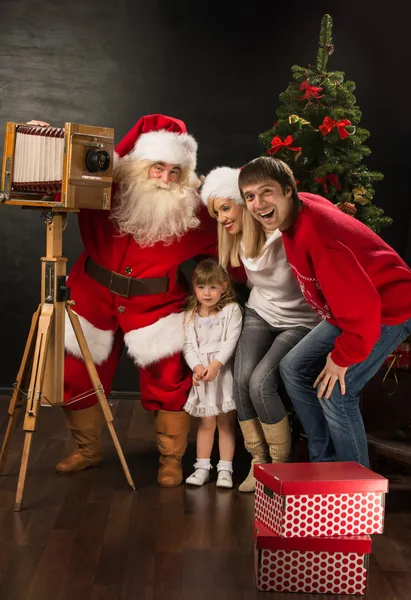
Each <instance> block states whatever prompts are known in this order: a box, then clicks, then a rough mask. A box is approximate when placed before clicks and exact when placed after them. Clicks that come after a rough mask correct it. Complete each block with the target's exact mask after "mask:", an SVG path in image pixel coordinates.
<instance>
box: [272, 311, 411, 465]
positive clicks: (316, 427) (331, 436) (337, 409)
mask: <svg viewBox="0 0 411 600" xmlns="http://www.w3.org/2000/svg"><path fill="white" fill-rule="evenodd" d="M410 333H411V319H409V320H408V321H406V322H405V323H402V324H401V325H394V326H388V325H383V326H382V327H381V335H380V338H379V339H378V341H377V342H376V344H375V346H374V348H373V349H372V351H371V353H370V354H369V356H368V358H366V359H365V360H364V361H362V362H360V363H357V364H354V365H352V366H350V367H349V368H348V369H347V371H346V374H345V388H346V389H345V395H344V396H343V395H342V394H341V389H340V385H339V383H338V381H337V382H336V384H335V386H334V389H333V391H332V392H331V396H330V398H329V399H328V400H326V399H324V398H320V399H319V398H317V390H316V389H314V388H313V384H314V381H315V380H316V378H317V376H318V375H319V373H321V371H322V369H323V368H324V366H325V361H326V358H327V355H328V354H329V352H331V351H332V349H333V348H334V341H335V339H336V338H337V337H338V336H339V335H340V334H341V329H339V328H338V327H335V326H334V325H330V323H327V322H326V321H323V322H322V323H320V324H319V325H317V327H315V329H313V330H312V331H311V332H310V333H309V334H308V335H307V336H306V337H305V338H304V339H303V340H302V341H301V342H300V343H299V344H298V345H297V346H295V348H293V349H292V350H291V351H290V352H289V353H288V354H287V356H285V357H284V358H283V359H282V361H281V363H280V373H281V377H282V380H283V382H284V385H285V388H286V390H287V393H288V395H289V396H290V398H291V401H292V403H293V405H294V408H295V410H296V412H297V415H298V417H299V419H300V421H301V424H302V426H303V427H304V430H305V432H306V434H307V436H308V448H309V452H310V460H311V461H313V462H323V461H355V462H358V463H360V464H362V465H363V466H364V467H368V466H369V459H368V446H367V438H366V435H365V429H364V423H363V420H362V416H361V412H360V408H359V398H358V395H359V393H360V391H361V390H362V388H363V387H364V385H365V384H366V383H367V381H368V380H369V379H371V378H372V377H373V376H374V375H375V374H376V373H377V371H378V370H379V369H380V367H381V365H382V364H383V362H384V360H385V359H386V358H387V356H388V355H389V354H391V352H393V350H395V348H396V347H397V346H398V345H399V344H400V343H401V342H402V341H403V340H404V339H405V338H406V337H407V336H408V335H409V334H410Z"/></svg>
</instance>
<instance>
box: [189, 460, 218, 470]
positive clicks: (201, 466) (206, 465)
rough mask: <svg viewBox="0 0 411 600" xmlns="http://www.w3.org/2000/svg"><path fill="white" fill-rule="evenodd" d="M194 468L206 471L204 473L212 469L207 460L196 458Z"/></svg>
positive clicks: (209, 461)
mask: <svg viewBox="0 0 411 600" xmlns="http://www.w3.org/2000/svg"><path fill="white" fill-rule="evenodd" d="M194 468H195V469H206V471H210V470H211V469H212V468H213V467H212V466H211V460H210V459H209V458H197V462H196V463H195V464H194Z"/></svg>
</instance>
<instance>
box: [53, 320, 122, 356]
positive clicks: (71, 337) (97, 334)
mask: <svg viewBox="0 0 411 600" xmlns="http://www.w3.org/2000/svg"><path fill="white" fill-rule="evenodd" d="M73 312H74V311H73ZM76 314H77V313H76ZM77 316H78V318H79V319H80V325H81V329H82V330H83V333H84V337H85V338H86V342H87V346H88V348H89V350H90V353H91V357H92V359H93V362H94V364H96V365H101V363H103V362H104V361H105V360H107V358H108V357H109V355H110V352H111V349H112V347H113V341H114V333H113V332H112V331H111V330H110V329H109V330H108V331H107V330H106V331H105V330H103V329H97V327H94V325H92V324H91V323H90V322H89V321H87V319H85V318H84V317H81V316H80V315H77ZM64 345H65V348H66V350H67V352H69V353H70V354H72V355H73V356H75V357H76V358H81V359H82V360H83V355H82V353H81V350H80V346H79V345H78V342H77V338H76V334H75V333H74V329H73V326H72V324H71V321H70V317H69V316H68V314H67V312H66V322H65V340H64Z"/></svg>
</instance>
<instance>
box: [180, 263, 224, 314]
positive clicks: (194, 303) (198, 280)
mask: <svg viewBox="0 0 411 600" xmlns="http://www.w3.org/2000/svg"><path fill="white" fill-rule="evenodd" d="M191 285H192V289H193V293H192V294H191V296H189V297H188V298H187V302H186V306H185V310H186V311H187V312H191V313H192V315H193V314H194V313H195V312H196V311H197V309H198V307H199V306H200V303H199V301H198V300H197V298H196V295H195V293H194V287H195V286H196V285H221V286H222V287H223V288H225V289H224V291H223V293H222V294H221V298H220V300H219V301H218V302H217V304H216V306H215V308H216V309H217V310H222V309H223V308H224V306H226V305H227V304H229V303H230V302H233V301H234V299H235V293H234V289H233V285H232V283H231V279H230V276H229V274H228V273H227V271H226V270H225V269H224V268H223V267H222V266H221V265H220V264H218V262H217V261H216V260H214V259H213V258H205V259H204V260H202V261H201V262H199V263H198V265H197V266H196V268H195V269H194V271H193V276H192V278H191Z"/></svg>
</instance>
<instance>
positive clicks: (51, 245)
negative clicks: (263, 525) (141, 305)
mask: <svg viewBox="0 0 411 600" xmlns="http://www.w3.org/2000/svg"><path fill="white" fill-rule="evenodd" d="M64 216H66V215H65V214H64V213H61V212H53V211H50V212H49V213H47V214H46V228H47V234H46V256H45V257H42V258H41V263H42V269H41V304H40V305H39V307H38V309H37V311H36V312H35V313H34V315H33V318H32V321H31V327H30V331H29V335H28V338H27V342H26V347H25V350H24V354H23V359H22V362H21V365H20V370H19V372H18V375H17V379H16V382H15V384H14V392H13V395H12V398H11V401H10V404H9V409H8V414H9V420H8V424H7V429H6V434H5V437H4V440H3V445H2V448H1V452H0V473H1V472H2V470H3V468H4V465H5V462H6V458H7V453H8V448H9V443H10V439H11V435H12V432H13V429H14V424H15V421H16V418H17V415H18V413H19V410H20V408H21V406H22V402H23V401H24V396H25V399H26V409H25V417H24V424H23V431H25V438H24V446H23V453H22V459H21V465H20V473H19V478H18V483H17V493H16V501H15V506H14V510H15V511H20V509H21V504H22V499H23V492H24V484H25V480H26V474H27V465H28V460H29V454H30V446H31V442H32V438H33V433H34V431H35V428H36V419H37V414H38V411H39V407H40V406H50V405H52V406H64V402H63V392H64V324H65V313H66V311H67V313H68V316H69V319H70V322H71V324H72V326H73V329H74V333H75V335H76V338H77V342H78V344H79V347H80V350H81V353H82V356H83V359H84V362H85V365H86V367H87V370H88V374H89V376H90V379H91V382H92V385H93V389H92V390H90V392H89V393H86V394H84V395H91V394H96V395H97V398H98V401H99V403H100V407H101V410H102V411H103V415H104V418H105V420H106V423H107V426H108V429H109V431H110V434H111V437H112V440H113V443H114V445H115V448H116V450H117V454H118V456H119V459H120V462H121V465H122V467H123V470H124V474H125V476H126V478H127V481H128V483H129V484H130V486H131V487H132V488H133V490H134V489H135V486H134V482H133V479H132V477H131V474H130V471H129V468H128V465H127V462H126V459H125V457H124V454H123V451H122V448H121V446H120V442H119V440H118V437H117V434H116V431H115V429H114V426H113V415H112V412H111V409H110V407H109V405H108V402H107V398H106V396H105V393H104V389H103V386H102V385H101V382H100V379H99V376H98V373H97V370H96V367H95V365H94V363H93V359H92V357H91V354H90V350H89V348H88V346H87V342H86V339H85V337H84V333H83V331H82V329H81V325H80V321H79V318H78V316H77V315H76V314H75V313H74V312H73V311H72V310H71V308H70V306H71V305H74V302H71V301H70V300H67V288H66V263H67V259H66V258H64V257H63V256H62V248H63V217H64ZM24 389H27V393H25V392H24V391H23V390H24Z"/></svg>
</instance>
